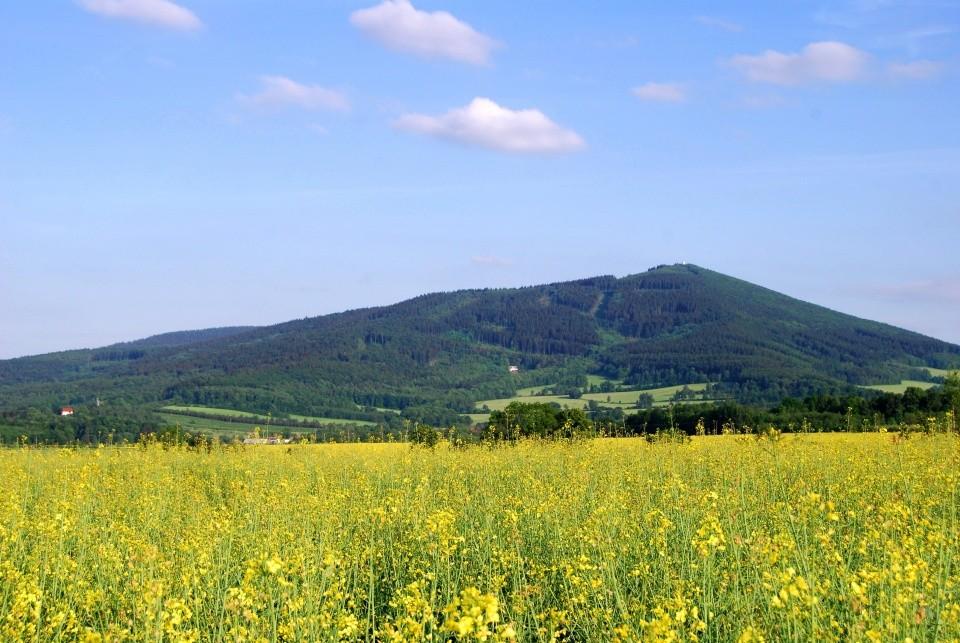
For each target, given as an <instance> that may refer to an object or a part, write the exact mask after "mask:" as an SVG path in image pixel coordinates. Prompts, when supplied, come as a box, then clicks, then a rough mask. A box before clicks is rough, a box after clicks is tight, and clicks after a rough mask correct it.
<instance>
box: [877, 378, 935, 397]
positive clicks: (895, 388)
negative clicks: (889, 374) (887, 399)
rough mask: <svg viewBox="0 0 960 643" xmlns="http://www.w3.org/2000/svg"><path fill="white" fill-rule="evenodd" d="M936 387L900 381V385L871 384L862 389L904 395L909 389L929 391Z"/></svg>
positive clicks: (932, 384) (929, 384)
mask: <svg viewBox="0 0 960 643" xmlns="http://www.w3.org/2000/svg"><path fill="white" fill-rule="evenodd" d="M934 386H936V384H935V383H933V382H920V381H918V380H900V383H899V384H870V385H868V386H862V387H861V388H868V389H872V390H874V391H883V392H884V393H897V394H898V395H902V394H903V392H904V391H906V390H907V389H908V388H920V389H923V390H927V389H929V388H933V387H934Z"/></svg>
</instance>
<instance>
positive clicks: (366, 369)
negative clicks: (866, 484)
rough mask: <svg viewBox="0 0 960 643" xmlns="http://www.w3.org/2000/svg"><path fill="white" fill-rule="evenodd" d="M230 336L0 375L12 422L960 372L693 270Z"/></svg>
mask: <svg viewBox="0 0 960 643" xmlns="http://www.w3.org/2000/svg"><path fill="white" fill-rule="evenodd" d="M221 330H222V332H216V333H215V332H213V331H204V332H203V333H204V334H202V335H197V336H191V335H189V334H183V333H175V334H170V335H168V336H166V337H167V340H161V341H150V340H142V341H140V342H131V343H128V344H119V345H114V346H111V347H107V348H104V349H97V350H84V351H70V352H65V353H55V354H50V355H42V356H37V357H29V358H21V359H16V360H6V361H0V408H12V407H15V406H22V405H54V404H59V403H72V404H82V403H84V402H86V401H89V400H91V399H93V398H94V397H96V396H100V397H101V398H104V399H110V398H115V399H122V400H125V401H129V402H135V403H148V402H158V401H163V400H169V401H175V402H181V403H197V404H208V405H212V406H222V407H230V408H238V409H247V410H252V411H274V412H279V411H287V412H299V413H305V414H311V415H331V416H335V417H351V416H350V415H347V414H348V413H352V414H355V415H362V414H364V413H373V412H374V408H373V407H388V408H393V409H406V408H411V407H413V408H423V409H437V408H445V409H450V410H454V411H460V412H465V411H468V410H470V409H471V408H472V406H473V403H474V401H476V400H478V399H488V398H495V397H502V396H508V395H510V394H511V393H512V392H513V390H514V389H515V388H516V387H518V386H525V385H530V384H548V383H549V384H552V383H558V382H565V381H569V382H571V383H576V382H577V381H579V380H582V378H583V376H584V375H585V374H586V373H588V372H593V373H599V374H604V375H607V376H608V377H611V378H615V379H620V380H623V381H625V382H626V383H629V384H636V385H644V386H645V385H654V384H656V385H669V384H679V383H686V382H693V381H714V382H717V381H722V382H725V383H727V386H728V387H729V389H728V390H730V391H731V392H733V394H737V395H740V396H741V397H749V396H753V397H757V396H761V397H763V396H765V397H768V398H773V397H776V396H779V395H783V394H787V393H802V392H806V391H812V390H825V389H830V388H837V387H842V386H845V385H851V384H865V383H870V382H878V381H895V380H899V379H900V378H901V377H905V376H907V375H909V374H915V370H912V369H916V368H917V367H923V366H931V367H949V366H955V365H957V364H960V347H958V346H956V345H952V344H948V343H945V342H942V341H939V340H936V339H932V338H929V337H925V336H923V335H919V334H917V333H912V332H908V331H904V330H901V329H898V328H894V327H892V326H888V325H885V324H880V323H877V322H871V321H867V320H862V319H858V318H855V317H852V316H849V315H844V314H841V313H837V312H834V311H831V310H828V309H826V308H823V307H820V306H816V305H813V304H809V303H805V302H802V301H798V300H796V299H792V298H790V297H787V296H784V295H781V294H778V293H776V292H773V291H771V290H768V289H765V288H761V287H759V286H755V285H753V284H750V283H747V282H744V281H741V280H738V279H734V278H731V277H727V276H725V275H721V274H719V273H716V272H712V271H710V270H706V269H704V268H700V267H697V266H693V265H674V266H660V267H657V268H654V269H652V270H649V271H647V272H645V273H641V274H637V275H632V276H628V277H623V278H620V279H618V278H615V277H610V276H604V277H595V278H591V279H584V280H579V281H573V282H565V283H555V284H548V285H543V286H533V287H527V288H514V289H484V290H464V291H458V292H453V293H437V294H430V295H424V296H421V297H416V298H414V299H410V300H408V301H404V302H401V303H398V304H395V305H392V306H384V307H378V308H368V309H362V310H353V311H348V312H344V313H338V314H334V315H325V316H322V317H314V318H307V319H300V320H295V321H290V322H287V323H284V324H279V325H275V326H269V327H261V328H252V329H243V328H237V329H221ZM160 337H164V336H160ZM191 338H192V339H191ZM511 364H516V365H519V366H520V367H521V373H520V374H519V375H510V374H509V373H508V372H507V367H508V365H511Z"/></svg>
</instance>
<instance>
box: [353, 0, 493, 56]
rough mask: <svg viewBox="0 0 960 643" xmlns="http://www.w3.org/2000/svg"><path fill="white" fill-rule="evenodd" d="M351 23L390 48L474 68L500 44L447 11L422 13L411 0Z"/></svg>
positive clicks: (394, 1)
mask: <svg viewBox="0 0 960 643" xmlns="http://www.w3.org/2000/svg"><path fill="white" fill-rule="evenodd" d="M350 22H351V24H353V26H354V27H356V28H357V29H359V30H360V31H362V32H363V33H364V34H365V35H367V36H368V37H370V38H372V39H374V40H376V41H377V42H379V43H380V44H382V45H383V46H385V47H387V48H388V49H393V50H394V51H401V52H405V53H411V54H415V55H417V56H422V57H424V58H448V59H450V60H456V61H459V62H463V63H468V64H471V65H484V64H487V63H488V62H489V60H490V55H491V53H492V51H493V49H494V48H495V47H496V46H497V41H495V40H494V39H492V38H490V37H489V36H486V35H484V34H482V33H480V32H478V31H477V30H475V29H474V28H473V27H471V26H470V25H469V24H467V23H465V22H463V21H462V20H459V19H457V18H456V17H454V16H453V15H451V14H449V13H447V12H446V11H434V12H428V11H421V10H419V9H417V8H416V7H414V6H413V4H411V3H410V1H409V0H384V2H382V3H380V4H378V5H376V6H375V7H370V8H368V9H359V10H357V11H354V12H353V13H352V14H350Z"/></svg>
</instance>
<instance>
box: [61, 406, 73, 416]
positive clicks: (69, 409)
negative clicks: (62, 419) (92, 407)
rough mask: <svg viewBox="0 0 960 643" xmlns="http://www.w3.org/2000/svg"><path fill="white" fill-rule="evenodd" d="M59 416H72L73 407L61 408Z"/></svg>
mask: <svg viewBox="0 0 960 643" xmlns="http://www.w3.org/2000/svg"><path fill="white" fill-rule="evenodd" d="M60 415H73V407H72V406H64V407H61V408H60Z"/></svg>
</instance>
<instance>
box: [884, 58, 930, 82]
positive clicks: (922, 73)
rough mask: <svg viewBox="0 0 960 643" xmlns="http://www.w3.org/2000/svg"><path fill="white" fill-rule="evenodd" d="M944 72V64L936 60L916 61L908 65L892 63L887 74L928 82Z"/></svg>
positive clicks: (888, 66)
mask: <svg viewBox="0 0 960 643" xmlns="http://www.w3.org/2000/svg"><path fill="white" fill-rule="evenodd" d="M942 70H943V63H939V62H936V61H934V60H914V61H911V62H908V63H890V64H889V65H887V73H888V74H889V75H890V76H892V77H893V78H898V79H904V80H927V79H930V78H936V77H937V76H939V75H940V72H941V71H942Z"/></svg>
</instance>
